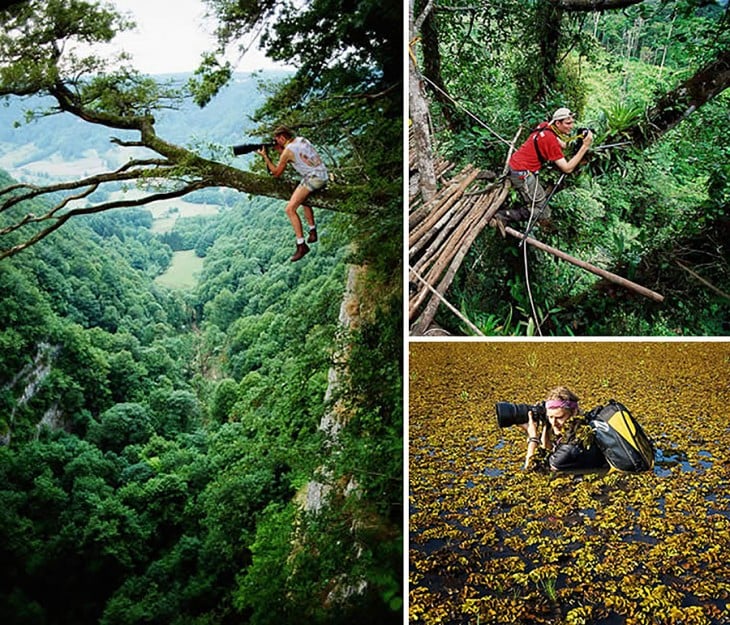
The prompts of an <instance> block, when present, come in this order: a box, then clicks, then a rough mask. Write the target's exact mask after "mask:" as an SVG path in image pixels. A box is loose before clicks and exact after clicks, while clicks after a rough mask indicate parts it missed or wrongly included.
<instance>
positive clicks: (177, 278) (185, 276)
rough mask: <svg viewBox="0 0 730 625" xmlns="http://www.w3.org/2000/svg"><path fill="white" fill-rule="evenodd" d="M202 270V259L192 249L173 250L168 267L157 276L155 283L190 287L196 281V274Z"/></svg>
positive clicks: (173, 286) (174, 287)
mask: <svg viewBox="0 0 730 625" xmlns="http://www.w3.org/2000/svg"><path fill="white" fill-rule="evenodd" d="M202 270H203V259H202V258H199V257H198V256H196V255H195V251H194V250H184V251H182V252H175V253H174V254H173V255H172V263H171V264H170V268H169V269H168V270H167V271H166V272H165V273H163V274H162V275H161V276H158V277H157V278H156V280H155V282H157V284H161V285H163V286H166V287H169V288H171V289H192V288H193V287H195V285H196V284H197V283H198V275H199V274H200V272H201V271H202Z"/></svg>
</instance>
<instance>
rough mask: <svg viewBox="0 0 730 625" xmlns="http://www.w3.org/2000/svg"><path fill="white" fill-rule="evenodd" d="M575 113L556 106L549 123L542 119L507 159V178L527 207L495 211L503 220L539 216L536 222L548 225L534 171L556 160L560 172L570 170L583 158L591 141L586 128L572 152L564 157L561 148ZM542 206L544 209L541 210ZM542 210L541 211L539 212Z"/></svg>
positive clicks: (542, 191)
mask: <svg viewBox="0 0 730 625" xmlns="http://www.w3.org/2000/svg"><path fill="white" fill-rule="evenodd" d="M574 124H575V116H574V115H573V113H571V112H570V109H567V108H559V109H558V110H557V111H555V113H553V117H552V119H551V120H550V121H549V122H542V123H541V124H539V125H538V127H537V128H536V129H535V130H534V131H533V132H532V133H531V134H530V136H529V138H528V139H527V141H525V142H524V143H523V144H522V145H521V146H520V148H519V149H518V150H517V151H516V152H515V153H514V154H513V155H512V157H511V158H510V159H509V179H510V182H511V183H512V186H513V187H514V188H515V189H516V190H517V191H518V192H519V194H520V195H521V196H522V199H523V200H524V201H525V202H526V204H527V206H526V207H522V208H519V209H516V210H515V209H510V210H506V211H500V212H499V213H497V218H498V219H499V220H501V221H502V222H505V221H520V220H522V219H529V218H531V217H532V216H533V215H540V220H539V221H538V223H539V224H540V225H542V226H546V225H548V224H549V219H550V207H549V206H546V205H545V202H546V200H547V196H546V195H545V191H544V189H543V188H542V186H541V185H540V181H539V180H538V177H537V173H538V172H539V171H540V169H541V168H542V166H543V165H544V164H545V163H549V162H552V163H555V165H556V166H557V167H558V169H560V170H561V171H562V172H563V173H565V174H569V173H571V172H572V171H573V170H574V169H575V168H576V167H577V166H578V163H580V161H581V160H582V158H583V156H584V155H585V153H586V152H587V151H588V148H589V147H590V145H591V143H592V142H593V133H591V132H590V131H588V132H587V133H586V135H585V136H584V137H583V144H582V145H581V146H580V149H579V150H578V151H577V152H576V153H575V155H574V156H573V157H572V158H571V159H570V160H567V159H566V158H565V155H564V154H563V149H565V146H566V145H567V143H568V140H569V136H570V133H571V132H572V131H573V126H574ZM543 208H544V210H543ZM541 211H542V213H541Z"/></svg>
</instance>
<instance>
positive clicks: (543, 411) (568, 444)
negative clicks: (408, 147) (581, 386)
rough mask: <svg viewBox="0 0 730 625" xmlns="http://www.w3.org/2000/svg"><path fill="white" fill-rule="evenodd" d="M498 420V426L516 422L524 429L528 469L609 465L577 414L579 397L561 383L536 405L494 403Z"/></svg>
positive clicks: (589, 428) (584, 469) (570, 468)
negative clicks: (543, 400) (542, 401)
mask: <svg viewBox="0 0 730 625" xmlns="http://www.w3.org/2000/svg"><path fill="white" fill-rule="evenodd" d="M497 422H498V424H499V426H500V427H506V426H508V425H519V426H520V427H521V428H523V429H524V430H525V431H526V432H527V454H526V456H525V470H527V471H547V470H550V471H569V472H574V471H580V472H584V471H588V470H591V469H595V470H599V469H605V468H608V463H607V462H606V458H605V457H604V455H603V453H602V452H601V450H600V449H599V448H598V445H597V444H596V441H595V436H594V433H593V429H592V428H591V426H590V425H588V423H587V421H586V419H585V418H584V417H583V415H581V413H580V409H579V406H578V397H577V396H576V395H575V393H573V392H572V391H571V390H570V389H567V388H566V387H564V386H558V387H557V388H554V389H552V390H551V391H549V392H548V395H547V397H546V398H545V402H544V403H542V404H538V405H536V406H528V405H526V404H508V403H506V402H501V403H499V404H497ZM540 427H542V432H539V428H540Z"/></svg>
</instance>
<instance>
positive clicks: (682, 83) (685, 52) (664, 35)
mask: <svg viewBox="0 0 730 625" xmlns="http://www.w3.org/2000/svg"><path fill="white" fill-rule="evenodd" d="M411 10H412V16H411V37H412V43H411V51H412V53H413V57H412V58H413V59H415V60H416V64H414V63H413V62H412V63H411V66H410V67H411V76H410V85H411V94H410V97H411V101H410V108H411V116H412V119H413V128H412V138H413V140H414V141H416V142H417V143H416V144H415V145H418V146H419V148H416V152H417V153H416V154H415V155H414V156H413V158H412V162H413V164H412V167H414V170H413V172H412V174H413V175H415V174H416V172H417V174H418V177H419V180H420V188H419V189H417V191H418V192H420V193H421V194H426V195H428V194H431V193H433V191H434V189H435V188H436V187H435V186H436V184H437V181H436V179H435V177H434V176H433V170H432V169H431V168H432V167H433V163H434V161H435V160H437V159H442V160H445V161H448V162H452V163H455V164H456V170H455V171H458V170H459V169H458V168H459V167H460V166H464V165H465V164H466V163H473V164H475V165H476V166H477V167H479V168H481V169H484V170H491V171H494V172H496V173H497V174H498V175H499V174H501V172H502V170H503V167H504V165H505V162H506V158H507V154H508V145H507V144H509V143H510V141H511V140H512V139H513V137H515V135H516V133H517V131H518V129H520V128H522V134H521V135H520V138H519V140H518V142H517V144H516V146H515V147H519V144H520V143H521V142H522V141H524V140H525V138H526V136H527V134H526V133H527V131H528V130H529V129H530V128H533V127H534V126H535V125H536V124H537V123H538V122H540V121H543V120H545V119H549V117H550V115H551V113H552V112H553V111H554V110H555V109H557V108H559V107H561V106H568V107H569V108H571V110H573V111H575V112H576V113H577V120H578V122H577V126H584V127H590V128H593V129H594V131H595V140H594V144H593V146H594V148H597V147H598V146H602V145H612V146H614V147H611V148H606V149H592V150H591V151H590V152H589V155H588V157H587V158H586V159H585V160H584V162H583V164H582V165H581V166H580V167H579V169H578V170H577V172H574V173H573V174H572V175H570V176H568V177H567V178H566V180H565V182H564V183H563V185H562V186H561V187H560V189H559V190H558V191H557V192H556V194H555V195H554V196H553V199H552V201H551V207H552V211H553V217H554V225H555V227H556V230H557V231H556V232H540V230H539V229H538V230H537V238H538V239H540V240H541V241H544V242H545V243H548V244H550V245H552V246H553V247H556V248H558V249H560V250H563V251H564V252H566V253H568V254H571V255H572V256H575V257H578V258H580V259H582V260H584V261H587V262H590V263H592V264H594V265H596V266H599V267H601V268H604V269H607V270H609V271H612V272H614V273H616V274H618V275H620V276H623V277H625V278H627V279H630V280H633V281H635V282H637V283H639V284H641V285H643V286H645V287H648V288H650V289H653V290H654V291H656V292H659V293H661V294H662V295H663V296H664V301H663V302H661V303H657V302H652V301H649V300H647V299H644V298H642V297H641V296H638V295H635V294H633V293H631V292H630V291H626V290H624V289H621V288H616V287H615V286H614V285H612V284H610V283H608V282H605V281H602V280H599V279H597V278H596V277H595V276H593V275H591V274H588V273H585V272H583V271H581V270H580V269H577V268H576V267H574V266H571V265H568V264H567V263H564V262H561V261H557V260H556V259H555V258H554V257H552V256H550V255H549V254H546V253H544V252H542V251H535V250H533V249H531V248H530V250H529V251H528V258H527V267H528V269H527V272H526V270H525V268H524V265H525V262H524V259H523V253H522V250H521V249H519V250H518V247H517V240H516V239H510V238H507V239H506V240H505V239H502V238H501V237H500V236H499V234H498V232H497V230H492V229H489V228H487V229H486V230H485V231H484V232H483V233H482V235H481V236H480V237H479V238H478V239H477V240H476V241H475V243H474V245H473V246H472V248H471V251H470V253H469V255H468V257H467V258H466V259H465V261H464V262H463V264H462V266H461V269H460V270H459V272H458V274H457V275H456V278H455V279H454V281H453V283H452V285H451V287H450V289H449V291H448V292H447V293H446V299H447V301H449V302H451V303H452V304H453V305H454V306H455V307H456V308H457V309H458V310H459V311H460V312H461V313H463V316H464V317H465V318H466V319H469V320H470V321H471V322H473V323H474V324H475V325H476V326H477V327H478V328H479V330H480V331H481V332H483V333H484V334H487V335H526V334H533V333H534V334H536V333H537V331H538V330H537V328H538V327H539V328H540V329H541V332H542V334H545V335H573V334H575V335H614V336H625V335H629V336H631V335H666V336H672V335H674V336H676V335H726V334H727V333H728V332H729V331H730V327H728V325H727V320H728V318H729V316H728V313H729V312H730V295H729V294H730V265H729V263H728V247H727V241H728V225H729V224H730V221H729V219H728V200H729V198H730V165H728V162H729V161H728V150H729V149H730V148H728V146H729V145H730V128H729V127H728V110H730V99H729V98H728V93H727V91H726V88H727V86H728V85H729V84H730V56H729V52H728V50H730V40H729V38H730V22H729V21H728V20H729V19H730V17H729V12H728V7H727V3H726V2H716V1H714V0H713V1H710V0H643V1H640V0H628V1H626V0H620V1H617V2H613V1H611V0H607V1H605V2H581V1H573V0H535V1H533V2H527V3H525V2H499V3H497V2H487V3H482V4H480V5H479V6H478V7H477V6H475V5H473V4H470V3H463V2H459V1H458V0H455V1H452V0H442V1H439V2H435V3H430V2H429V3H427V2H420V1H418V2H414V3H412V4H411ZM419 94H420V95H421V97H420V98H419V97H418V96H419ZM414 95H415V97H414ZM424 121H425V122H426V123H425V124H424V123H423V122H424ZM429 125H430V126H429ZM429 128H433V132H431V131H430V130H429ZM615 144H618V145H615ZM412 145H414V144H413V143H412ZM424 146H425V147H424ZM429 146H430V148H429ZM569 154H570V152H569ZM557 178H558V175H557V173H556V170H555V169H552V170H551V169H549V168H548V170H547V171H546V170H545V169H543V171H542V172H541V180H542V181H543V183H544V184H546V186H547V187H548V189H549V188H550V186H552V185H553V184H554V183H555V182H556V180H557ZM510 201H514V202H516V201H517V196H516V195H514V196H513V199H512V200H508V201H507V203H506V205H505V206H504V208H506V207H508V206H509V202H510ZM523 229H524V228H523ZM525 247H528V248H529V246H525ZM528 286H529V287H530V288H529V290H530V291H531V293H532V298H530V296H529V292H528ZM531 304H534V308H533V306H532V305H531ZM436 321H437V323H438V324H439V325H441V326H442V327H444V328H446V329H447V330H448V331H449V332H451V333H453V334H468V333H472V331H471V330H470V329H469V328H468V327H467V325H466V324H465V323H464V322H463V321H461V320H460V319H459V318H457V316H455V315H454V314H453V313H452V312H450V311H448V310H447V309H446V308H445V307H444V306H441V308H440V312H439V315H438V316H437V318H436Z"/></svg>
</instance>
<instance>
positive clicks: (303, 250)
mask: <svg viewBox="0 0 730 625" xmlns="http://www.w3.org/2000/svg"><path fill="white" fill-rule="evenodd" d="M308 253H309V246H308V245H307V244H306V243H297V251H296V252H294V256H292V257H291V261H292V262H295V261H297V260H299V259H300V258H302V257H303V256H304V255H305V254H308Z"/></svg>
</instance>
